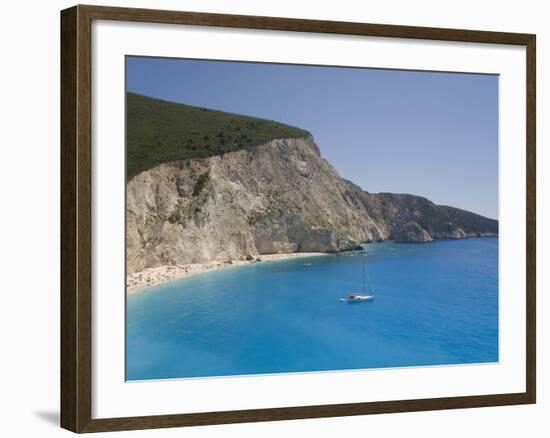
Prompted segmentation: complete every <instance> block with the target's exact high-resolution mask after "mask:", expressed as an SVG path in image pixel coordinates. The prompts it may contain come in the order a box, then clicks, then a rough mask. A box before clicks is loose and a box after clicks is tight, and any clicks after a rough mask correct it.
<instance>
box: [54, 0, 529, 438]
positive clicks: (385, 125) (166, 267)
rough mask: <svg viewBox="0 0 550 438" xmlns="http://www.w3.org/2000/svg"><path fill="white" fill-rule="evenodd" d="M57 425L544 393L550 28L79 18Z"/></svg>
mask: <svg viewBox="0 0 550 438" xmlns="http://www.w3.org/2000/svg"><path fill="white" fill-rule="evenodd" d="M61 55H62V56H61V119H62V126H61V170H62V183H61V208H62V211H61V216H62V223H61V234H62V238H61V257H62V259H61V264H62V271H61V423H62V427H64V428H66V429H69V430H72V431H75V432H95V431H111V430H124V429H145V428H160V427H175V426H193V425H206V424H221V423H236V422H251V421H272V420H286V419H298V418H315V417H328V416H347V415H363V414H373V413H390V412H405V411H420V410H434V409H454V408H468V407H481V406H498V405H512V404H526V403H535V399H536V397H535V386H536V384H535V382H536V380H535V35H530V34H517V33H502V32H486V31H475V30H456V29H436V28H421V27H409V26H396V25H382V24H364V23H349V22H332V21H313V20H301V19H300V20H298V19H288V18H274V17H256V16H234V15H221V14H205V13H194V12H172V11H156V10H142V9H125V8H110V7H96V6H75V7H73V8H70V9H67V10H64V11H62V13H61Z"/></svg>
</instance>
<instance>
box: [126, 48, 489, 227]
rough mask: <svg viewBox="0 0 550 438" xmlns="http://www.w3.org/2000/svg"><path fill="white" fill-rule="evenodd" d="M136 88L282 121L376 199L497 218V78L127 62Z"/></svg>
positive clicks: (191, 62)
mask: <svg viewBox="0 0 550 438" xmlns="http://www.w3.org/2000/svg"><path fill="white" fill-rule="evenodd" d="M127 89H128V91H132V92H135V93H140V94H144V95H147V96H152V97H157V98H161V99H165V100H170V101H174V102H181V103H187V104H190V105H197V106H204V107H208V108H214V109H219V110H223V111H229V112H234V113H239V114H247V115H252V116H256V117H262V118H266V119H271V120H276V121H281V122H284V123H287V124H290V125H294V126H299V127H301V128H304V129H307V130H308V131H310V132H311V133H312V134H313V136H314V138H315V141H316V143H317V144H318V146H319V148H320V149H321V154H322V155H323V157H324V158H326V159H327V160H328V161H329V162H330V163H331V164H332V165H333V166H334V167H335V168H336V169H337V170H338V172H339V173H340V175H341V176H342V177H344V178H346V179H349V180H351V181H353V182H354V183H356V184H358V185H360V186H361V187H363V189H365V190H367V191H369V192H373V193H376V192H394V193H412V194H415V195H421V196H425V197H427V198H429V199H431V200H432V201H434V202H435V203H437V204H444V205H452V206H454V207H459V208H463V209H466V210H470V211H474V212H476V213H479V214H482V215H484V216H488V217H492V218H497V215H498V76H494V75H478V74H460V73H435V72H420V71H401V70H380V69H363V68H361V69H358V68H342V67H315V66H297V65H286V64H259V63H242V62H224V61H195V60H181V59H162V58H141V57H139V58H138V57H128V58H127Z"/></svg>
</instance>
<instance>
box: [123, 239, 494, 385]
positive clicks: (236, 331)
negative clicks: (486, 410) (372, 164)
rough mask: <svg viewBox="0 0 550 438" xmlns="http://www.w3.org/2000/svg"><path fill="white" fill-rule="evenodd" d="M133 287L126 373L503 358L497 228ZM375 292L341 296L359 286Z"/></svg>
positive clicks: (202, 373)
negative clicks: (491, 233) (361, 298)
mask: <svg viewBox="0 0 550 438" xmlns="http://www.w3.org/2000/svg"><path fill="white" fill-rule="evenodd" d="M364 249H365V252H359V251H357V252H350V253H343V254H338V255H327V256H319V257H307V258H295V259H288V260H278V261H271V262H261V263H256V264H251V265H246V266H240V267H231V268H228V269H221V270H218V271H214V272H209V273H206V274H201V275H197V276H195V277H190V278H187V279H182V280H178V281H174V282H171V283H167V284H164V285H160V286H156V287H152V288H149V289H147V290H144V291H142V292H139V293H136V294H132V295H130V296H128V298H127V327H126V377H127V379H128V380H144V379H166V378H181V377H206V376H227V375H244V374H263V373H288V372H304V371H328V370H346V369H360V368H385V367H403V366H422V365H442V364H445V365H450V364H465V363H483V362H496V361H498V239H495V238H476V239H467V240H444V241H437V242H435V243H432V244H399V243H394V242H384V243H373V244H366V245H364ZM365 257H366V266H367V272H368V274H369V277H370V279H371V282H372V285H373V288H374V290H375V293H376V299H375V300H374V301H373V302H363V303H347V302H342V301H340V298H342V297H344V296H345V295H346V294H348V293H349V292H356V291H360V289H361V283H362V266H363V261H364V260H365Z"/></svg>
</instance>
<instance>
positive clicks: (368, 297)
mask: <svg viewBox="0 0 550 438" xmlns="http://www.w3.org/2000/svg"><path fill="white" fill-rule="evenodd" d="M363 257H365V258H364V259H363V287H362V289H361V293H360V294H358V293H353V292H352V293H350V294H348V296H347V297H346V298H340V301H347V302H348V303H357V302H362V301H373V300H374V290H373V288H372V283H371V281H370V276H369V275H368V272H367V268H366V256H363ZM367 278H368V280H369V285H370V290H371V293H370V294H367V284H366V279H367Z"/></svg>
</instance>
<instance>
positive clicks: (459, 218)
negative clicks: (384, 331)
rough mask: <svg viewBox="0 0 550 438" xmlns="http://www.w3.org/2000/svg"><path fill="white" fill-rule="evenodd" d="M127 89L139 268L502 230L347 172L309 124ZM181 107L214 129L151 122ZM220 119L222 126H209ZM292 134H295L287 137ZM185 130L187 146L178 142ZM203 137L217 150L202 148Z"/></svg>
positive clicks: (132, 255)
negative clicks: (327, 156)
mask: <svg viewBox="0 0 550 438" xmlns="http://www.w3.org/2000/svg"><path fill="white" fill-rule="evenodd" d="M128 98H129V99H128V101H129V103H130V104H131V105H132V106H131V108H130V109H131V110H132V111H134V112H133V113H132V112H131V111H130V110H129V112H128V115H129V120H128V128H129V131H130V132H129V137H128V141H129V143H130V142H132V141H133V143H132V146H131V145H130V144H129V146H128V168H129V169H133V170H132V172H131V173H129V175H128V183H127V239H126V240H127V242H126V243H127V270H128V273H129V274H131V273H134V272H136V271H141V270H143V269H145V268H151V267H155V266H160V265H167V264H187V263H208V262H211V261H217V260H235V259H247V258H248V259H250V258H251V257H255V256H258V255H261V254H272V253H291V252H339V251H345V250H350V249H355V248H357V247H358V245H359V244H360V243H362V242H366V241H381V240H386V239H395V240H399V241H406V242H429V241H432V240H433V239H442V238H456V239H459V238H465V237H471V236H496V235H497V234H498V222H497V221H494V220H491V219H487V218H484V217H482V216H478V215H475V214H473V213H469V212H466V211H463V210H459V209H456V208H452V207H444V206H438V205H435V204H433V203H432V202H430V201H429V200H427V199H425V198H421V197H417V196H413V195H395V194H389V193H380V194H372V193H368V192H365V191H363V190H362V189H361V188H360V187H358V186H356V185H354V184H353V183H351V182H349V181H346V180H344V179H342V178H340V176H339V175H338V173H337V172H336V170H335V169H334V168H333V167H332V166H331V165H330V164H329V163H328V162H327V161H326V160H324V159H323V158H322V157H321V155H320V153H319V149H318V148H317V146H316V145H315V143H314V141H313V138H312V137H311V136H310V135H309V133H307V132H306V131H303V130H299V129H298V128H293V127H289V126H287V125H280V124H277V123H275V122H270V121H260V122H258V119H252V118H247V117H246V116H235V117H233V115H228V113H221V112H217V111H211V110H207V111H203V110H201V109H197V108H194V107H188V106H183V107H185V108H183V109H181V108H175V109H174V108H173V107H172V106H171V105H177V104H170V105H168V106H166V103H164V102H161V103H158V102H160V101H155V100H154V99H150V98H142V97H140V96H137V95H129V96H128ZM159 108H160V109H159ZM176 110H177V111H179V110H181V111H184V113H185V117H187V118H188V117H191V118H193V126H202V127H203V130H202V131H200V132H199V131H198V130H195V129H197V128H192V127H187V128H180V127H179V124H181V123H182V122H181V120H180V119H177V118H176V119H174V120H175V122H174V123H176V122H177V123H176V125H177V126H175V125H174V124H172V125H171V124H169V123H168V122H166V120H165V118H159V117H156V116H155V117H152V120H157V122H155V123H160V122H158V120H162V124H161V126H156V125H155V124H154V123H153V122H150V123H149V122H147V120H148V119H147V117H148V116H147V112H148V111H149V112H151V111H152V112H153V113H154V114H156V113H158V112H159V111H161V112H162V111H167V112H168V113H169V114H172V113H174V112H175V113H177V111H176ZM132 114H134V115H132ZM136 114H137V115H136ZM144 114H145V115H144ZM157 115H158V114H157ZM163 117H164V116H163ZM166 117H167V118H169V117H170V116H168V115H166ZM185 120H187V119H185ZM210 120H214V122H216V123H217V125H216V123H214V126H216V130H218V129H219V131H216V132H217V134H216V133H212V132H211V131H208V130H207V128H206V127H208V126H210V125H209V124H208V123H209V121H210ZM146 122H147V123H146ZM148 123H149V124H148ZM167 123H168V124H167ZM174 126H175V127H174ZM146 128H147V129H146ZM187 131H189V132H187ZM243 131H244V134H243ZM182 132H183V134H182ZM138 133H139V135H141V136H144V137H139V136H138V135H137V134H138ZM184 134H185V135H184ZM285 134H289V135H290V137H285V138H278V136H280V135H285ZM136 136H137V137H139V138H147V139H148V140H147V141H146V142H145V141H142V143H139V142H136V141H134V140H132V139H133V138H136ZM190 137H191V138H194V139H195V141H194V142H190V141H189V138H190ZM159 138H160V140H159ZM213 139H215V140H213ZM266 139H269V140H267V141H266ZM178 141H180V142H182V143H183V145H184V146H182V147H180V148H177V147H172V146H173V143H174V142H178ZM201 142H202V143H204V142H206V144H207V145H209V147H208V148H207V149H208V151H207V152H204V153H203V152H201V153H195V149H194V148H197V147H199V149H200V145H201V144H202V143H201ZM235 142H239V143H237V144H236V145H235ZM241 142H244V143H246V144H244V145H243V144H242V143H241ZM261 142H263V143H261ZM163 144H168V145H170V147H168V149H164V146H163ZM200 150H202V149H200Z"/></svg>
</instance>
